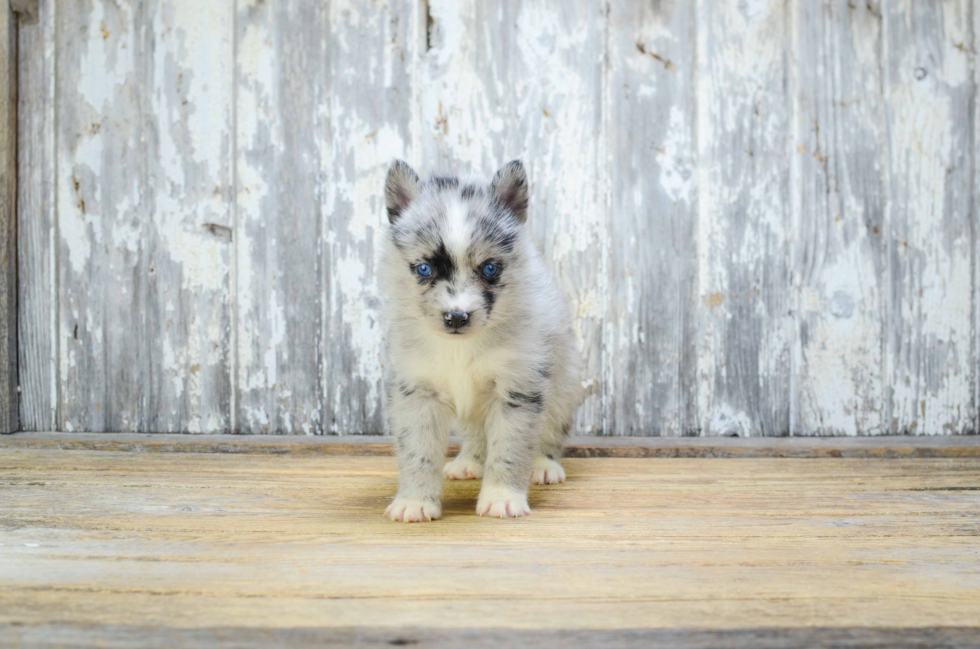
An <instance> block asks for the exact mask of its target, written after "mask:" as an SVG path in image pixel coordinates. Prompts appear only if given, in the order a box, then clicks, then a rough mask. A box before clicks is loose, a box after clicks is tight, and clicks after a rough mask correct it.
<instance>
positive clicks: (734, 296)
mask: <svg viewBox="0 0 980 649" xmlns="http://www.w3.org/2000/svg"><path fill="white" fill-rule="evenodd" d="M697 7H698V9H697V24H698V56H697V60H698V98H697V103H698V111H697V112H698V127H697V133H698V152H699V163H698V286H699V291H698V298H699V300H700V301H701V311H700V318H699V320H700V328H699V337H700V344H699V346H698V363H697V368H698V369H697V371H698V404H699V412H700V419H701V425H702V433H703V434H706V435H742V436H744V435H786V434H788V433H789V432H790V431H789V424H790V394H791V388H790V378H791V372H790V355H791V339H792V331H793V322H792V315H791V295H790V291H789V281H790V280H789V268H788V265H789V264H788V253H789V251H788V243H787V241H788V233H787V228H788V226H789V218H788V215H789V195H788V191H789V189H788V176H789V174H788V173H787V171H786V170H787V169H788V167H789V146H790V141H789V137H788V136H789V128H790V98H789V97H788V96H787V83H786V81H787V73H788V64H787V60H788V46H789V38H790V36H789V32H788V27H789V23H788V18H789V15H788V8H787V5H786V4H785V3H782V2H764V1H757V2H743V3H730V2H716V1H714V0H701V1H699V2H698V5H697Z"/></svg>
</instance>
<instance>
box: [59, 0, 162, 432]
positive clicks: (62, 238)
mask: <svg viewBox="0 0 980 649" xmlns="http://www.w3.org/2000/svg"><path fill="white" fill-rule="evenodd" d="M143 8H144V7H143V6H142V5H141V6H137V5H132V4H128V3H123V4H114V3H102V2H94V3H90V4H76V3H68V4H64V3H58V5H57V10H56V11H55V20H54V29H55V61H56V71H55V84H56V85H55V94H56V96H57V100H56V102H55V104H56V105H55V122H56V124H57V128H56V135H55V146H56V156H57V157H56V163H55V164H56V186H55V194H56V201H57V207H56V209H57V222H58V237H57V251H56V253H55V254H56V255H57V268H58V271H57V272H58V277H57V280H56V281H57V283H58V287H59V290H58V298H59V304H58V308H57V314H58V325H57V335H58V346H57V349H58V421H57V426H58V429H59V430H67V431H72V430H93V431H101V430H113V429H119V430H146V429H147V423H148V422H147V420H146V418H145V415H146V401H145V399H146V397H147V388H148V387H149V385H150V383H149V381H150V379H151V377H150V376H148V366H147V364H146V362H145V361H146V353H145V343H144V341H145V335H146V324H147V323H146V318H145V317H144V315H146V311H145V309H146V292H145V289H146V282H145V279H146V276H145V270H146V267H145V266H144V264H143V261H144V256H143V255H144V252H145V251H144V243H145V229H146V228H147V226H148V223H149V210H150V208H151V205H150V203H148V202H146V201H144V200H142V197H143V196H144V189H145V187H146V185H147V177H146V164H145V163H146V158H145V155H144V153H145V148H146V145H147V141H146V136H147V132H146V130H145V129H144V128H143V124H142V119H143V118H144V117H145V116H146V109H147V104H146V102H147V93H148V88H147V84H146V61H147V58H146V56H147V53H146V44H147V43H146V30H145V22H144V20H143V18H144V16H143V14H142V13H141V11H142V10H143Z"/></svg>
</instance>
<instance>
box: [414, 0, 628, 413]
mask: <svg viewBox="0 0 980 649" xmlns="http://www.w3.org/2000/svg"><path fill="white" fill-rule="evenodd" d="M427 6H428V11H429V16H430V35H429V50H428V51H427V52H426V54H425V57H424V58H423V61H422V64H421V66H422V68H421V77H422V78H421V80H420V81H419V92H420V104H421V132H420V138H421V161H422V164H423V169H424V170H425V171H439V170H449V171H462V172H473V173H477V174H481V175H484V176H489V175H491V174H493V172H494V171H495V170H496V169H497V168H498V167H499V166H500V165H502V164H503V163H504V162H507V161H508V160H511V159H513V158H517V157H520V158H523V159H524V162H525V165H526V167H527V170H528V175H529V179H530V183H531V205H530V216H529V227H531V228H533V232H534V236H535V239H536V240H537V241H538V243H539V244H540V245H541V248H542V250H543V252H544V254H545V257H546V258H547V259H548V260H549V261H550V262H551V265H552V267H553V268H554V269H555V270H556V271H557V272H558V274H559V276H560V278H561V280H562V282H563V284H564V287H565V290H566V292H567V293H568V294H569V296H570V297H571V298H572V306H573V309H574V310H575V313H576V314H577V317H576V321H575V332H576V336H577V338H578V342H579V347H580V349H581V350H582V352H583V357H584V361H585V368H584V376H583V380H584V383H583V385H584V387H585V393H586V396H585V402H584V404H583V405H582V406H581V407H580V408H579V410H578V414H577V418H576V422H575V430H577V431H580V432H598V431H601V430H602V429H603V423H602V421H603V414H604V413H603V398H604V397H603V382H602V375H603V372H604V371H606V370H607V369H608V366H607V364H606V361H605V360H603V321H604V318H605V311H606V292H607V281H608V277H609V276H608V275H606V274H605V272H604V271H605V267H606V261H607V258H608V254H609V249H608V245H607V243H606V238H607V232H608V229H607V228H608V225H607V218H608V209H607V205H606V201H607V196H606V184H605V183H606V174H605V165H606V162H605V160H604V155H605V142H604V138H603V133H604V130H605V129H604V124H603V108H602V96H603V76H602V74H603V67H604V66H603V61H604V55H605V34H604V31H605V24H606V16H605V7H604V5H603V4H602V3H598V4H592V3H568V2H557V1H554V2H550V1H545V2H518V1H515V2H501V3H482V2H473V1H468V2H459V3H457V2H442V1H440V2H435V1H433V2H429V3H428V5H427Z"/></svg>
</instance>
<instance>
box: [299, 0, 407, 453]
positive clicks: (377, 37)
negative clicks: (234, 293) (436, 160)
mask: <svg viewBox="0 0 980 649" xmlns="http://www.w3.org/2000/svg"><path fill="white" fill-rule="evenodd" d="M418 19H419V7H418V4H417V3H416V2H414V1H413V0H392V1H389V2H385V3H378V2H375V3H365V2H348V1H343V0H336V1H334V2H331V3H330V16H329V23H330V31H329V37H328V45H327V47H328V53H327V60H328V61H329V66H328V69H327V73H326V75H325V76H324V77H323V83H324V84H325V87H324V88H323V90H324V97H323V98H322V101H321V104H320V106H319V110H318V114H317V124H316V128H317V133H318V137H326V138H327V140H328V141H329V150H327V151H324V153H323V155H322V156H321V164H320V168H319V171H320V173H319V178H320V181H321V185H320V189H319V191H320V196H319V199H320V203H319V205H320V210H321V214H322V223H321V228H322V232H323V233H324V236H323V238H322V239H321V241H320V248H319V259H320V262H319V268H320V269H321V271H320V272H321V278H320V280H321V284H322V286H323V291H324V294H323V296H324V297H323V303H322V314H318V315H320V319H319V323H320V326H321V330H320V336H321V340H322V352H321V353H322V365H321V367H320V376H319V383H320V386H321V391H322V395H323V407H324V413H323V421H322V422H321V426H322V428H323V430H324V431H325V432H329V433H334V434H351V433H354V434H356V433H368V434H372V433H373V434H378V433H382V432H385V419H384V409H383V403H382V402H383V399H384V389H383V363H384V358H383V350H384V341H383V331H382V326H381V318H382V314H381V298H380V294H379V290H378V282H377V259H376V257H375V252H376V250H377V248H378V243H379V242H380V240H381V237H382V236H383V232H384V225H385V224H386V223H387V215H386V212H385V207H384V197H383V195H382V188H383V187H384V179H385V174H386V173H387V170H388V165H389V163H390V162H391V160H392V159H393V158H395V157H398V158H412V157H414V155H413V154H414V149H413V146H412V139H413V133H412V122H413V116H414V115H415V105H414V99H415V98H414V96H413V92H412V90H413V89H412V74H413V72H414V71H415V69H416V66H417V64H418V55H419V52H418V45H419V42H420V40H422V41H423V42H424V40H423V39H424V34H423V35H422V36H421V39H420V35H419V33H418V28H419V25H418Z"/></svg>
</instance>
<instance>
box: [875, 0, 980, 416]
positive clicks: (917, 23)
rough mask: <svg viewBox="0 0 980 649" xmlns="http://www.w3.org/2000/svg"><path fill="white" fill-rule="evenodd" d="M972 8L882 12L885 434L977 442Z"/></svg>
mask: <svg viewBox="0 0 980 649" xmlns="http://www.w3.org/2000/svg"><path fill="white" fill-rule="evenodd" d="M971 4H972V3H971V2H970V1H969V0H960V1H948V2H941V3H915V2H910V1H907V0H894V1H890V2H887V3H884V4H883V6H882V10H883V12H884V17H883V19H884V25H885V28H884V29H885V52H886V55H885V60H886V61H887V69H886V71H885V75H886V79H885V84H886V105H887V115H888V128H889V132H890V133H891V142H890V148H889V152H890V155H889V194H890V203H889V210H888V217H887V218H888V223H887V225H888V264H889V267H888V270H889V280H890V282H891V286H890V291H889V302H888V318H889V320H888V325H889V341H888V358H887V362H888V371H889V375H890V378H891V421H890V427H891V432H893V433H900V434H925V435H938V434H958V433H967V432H972V431H973V430H974V426H975V422H976V401H975V399H976V389H975V385H974V382H975V381H976V374H977V367H976V363H975V359H974V358H971V350H972V349H974V346H975V344H976V343H975V336H974V334H973V330H974V329H973V328H974V322H973V318H974V304H973V294H974V292H973V290H972V284H973V277H972V274H973V266H972V264H973V263H974V262H973V261H972V260H973V258H974V257H975V255H976V250H975V240H974V237H973V235H972V233H973V232H974V230H975V223H974V222H975V220H976V218H977V215H976V213H975V212H973V211H972V207H973V205H972V196H973V193H974V191H975V190H976V188H975V185H974V183H975V181H976V177H975V175H974V173H973V160H972V155H973V151H972V150H971V141H972V132H973V128H974V127H973V112H972V109H973V103H972V102H973V101H974V97H975V93H974V86H973V80H972V75H971V72H970V71H971V63H970V57H971V56H975V51H976V48H975V44H974V43H973V42H972V30H971V29H970V11H971V9H970V7H971Z"/></svg>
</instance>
